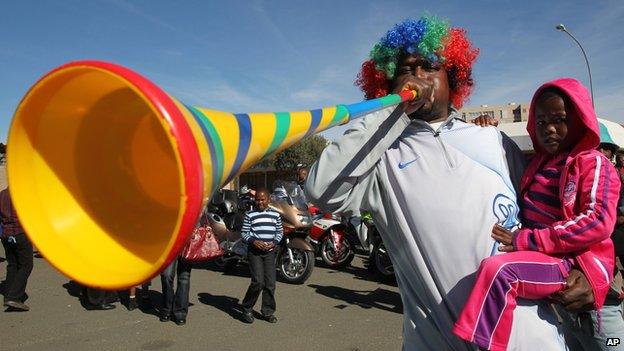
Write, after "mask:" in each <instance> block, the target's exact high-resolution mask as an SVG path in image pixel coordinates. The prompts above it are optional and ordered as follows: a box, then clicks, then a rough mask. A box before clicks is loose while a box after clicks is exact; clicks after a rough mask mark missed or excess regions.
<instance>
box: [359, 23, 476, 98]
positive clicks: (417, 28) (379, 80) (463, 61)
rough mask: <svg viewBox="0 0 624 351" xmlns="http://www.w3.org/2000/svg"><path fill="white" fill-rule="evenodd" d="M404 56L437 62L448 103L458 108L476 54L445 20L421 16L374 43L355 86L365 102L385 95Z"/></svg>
mask: <svg viewBox="0 0 624 351" xmlns="http://www.w3.org/2000/svg"><path fill="white" fill-rule="evenodd" d="M406 54H419V55H421V56H422V57H424V58H426V59H427V60H429V61H431V62H433V63H440V64H442V67H444V69H445V70H446V72H447V75H448V80H449V87H450V101H451V103H452V104H453V106H455V107H456V108H461V107H462V105H463V103H464V102H465V101H466V100H467V98H468V96H469V95H470V92H471V90H472V86H473V84H474V83H473V81H472V64H473V63H474V61H475V59H476V58H477V56H478V55H479V49H477V48H474V47H473V46H472V44H471V43H470V41H469V40H468V38H466V30H465V29H462V28H450V26H449V23H448V22H447V21H444V20H441V19H438V18H437V17H434V16H429V15H424V16H422V17H421V18H420V19H419V20H418V21H415V20H413V19H407V20H405V21H403V22H402V23H399V24H396V25H395V26H394V28H392V29H391V30H389V31H388V33H386V35H385V36H384V37H383V38H381V40H380V41H379V43H377V44H375V46H374V47H373V49H372V50H371V52H370V54H369V56H370V59H369V60H367V61H365V62H364V63H363V64H362V70H361V71H360V73H359V74H358V77H357V79H356V81H355V85H356V86H359V87H360V89H361V90H362V91H363V92H364V94H365V96H366V98H367V99H374V98H378V97H382V96H386V95H388V93H389V92H390V88H391V87H390V84H391V82H392V80H393V79H394V77H395V71H396V68H397V62H398V61H399V59H400V58H401V57H402V56H403V55H406Z"/></svg>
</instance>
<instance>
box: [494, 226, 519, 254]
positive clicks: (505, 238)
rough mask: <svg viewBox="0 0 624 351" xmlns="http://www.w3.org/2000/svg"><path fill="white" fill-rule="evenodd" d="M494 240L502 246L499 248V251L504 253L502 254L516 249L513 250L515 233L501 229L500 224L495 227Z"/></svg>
mask: <svg viewBox="0 0 624 351" xmlns="http://www.w3.org/2000/svg"><path fill="white" fill-rule="evenodd" d="M492 238H494V240H496V241H498V242H499V243H501V244H502V245H500V246H499V247H498V251H502V252H511V251H514V248H513V238H514V233H513V232H510V231H509V230H507V229H505V228H503V227H501V226H500V225H498V224H494V227H493V228H492Z"/></svg>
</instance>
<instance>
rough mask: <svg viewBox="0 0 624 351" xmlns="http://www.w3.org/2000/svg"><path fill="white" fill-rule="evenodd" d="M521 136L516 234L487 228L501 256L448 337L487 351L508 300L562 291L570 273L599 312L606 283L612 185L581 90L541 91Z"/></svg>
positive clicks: (508, 319)
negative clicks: (580, 276)
mask: <svg viewBox="0 0 624 351" xmlns="http://www.w3.org/2000/svg"><path fill="white" fill-rule="evenodd" d="M527 130H528V132H529V135H530V136H531V140H532V141H533V145H535V150H536V152H537V154H536V155H535V157H534V158H533V159H532V160H531V163H530V164H529V167H528V168H527V170H526V172H525V174H524V176H523V178H522V184H521V196H520V199H521V204H522V218H523V220H524V227H523V228H522V229H520V230H518V231H515V232H510V231H508V230H506V229H504V228H502V227H499V226H494V228H493V230H492V237H493V238H494V239H496V240H497V241H499V242H500V243H502V245H501V246H500V247H499V250H500V251H504V252H508V253H507V254H503V255H496V256H492V257H489V258H486V259H484V260H483V261H482V262H481V266H480V267H479V270H478V272H477V280H476V282H475V286H474V288H473V290H472V292H471V294H470V297H469V298H468V301H467V302H466V304H465V306H464V309H463V311H462V312H461V314H460V316H459V319H458V321H457V323H456V324H455V328H454V329H453V332H454V333H455V334H456V335H457V336H459V337H460V338H462V339H464V340H467V341H470V342H473V343H475V344H477V345H478V346H479V347H481V348H484V349H487V350H505V349H506V348H507V342H508V341H509V335H510V332H511V323H512V319H513V317H512V315H513V310H514V308H515V307H516V297H523V298H527V299H542V298H546V297H548V296H549V295H551V294H553V293H555V292H557V291H560V290H563V289H564V288H565V286H566V277H567V276H568V272H569V271H570V269H571V268H572V267H578V268H580V269H581V270H583V272H584V273H585V274H586V276H587V279H588V280H589V282H590V284H591V286H592V290H593V292H594V297H595V307H596V309H597V310H600V308H601V307H602V305H603V303H604V300H605V296H606V294H607V291H608V290H609V284H610V281H611V279H612V277H613V267H614V254H613V243H612V242H611V239H609V236H610V234H611V232H612V231H613V227H614V224H615V216H616V206H617V201H618V195H619V189H620V181H619V177H618V174H617V171H616V170H615V169H614V167H613V165H612V164H611V162H609V161H608V160H607V159H606V158H605V157H604V156H603V155H602V154H601V153H600V152H599V151H597V150H596V147H597V146H598V144H599V143H600V131H599V127H598V121H597V119H596V114H595V112H594V110H593V107H592V104H591V100H590V98H589V94H588V92H587V89H585V87H583V86H582V85H581V84H580V83H579V82H578V81H576V80H574V79H570V78H562V79H557V80H554V81H551V82H548V83H546V84H544V85H542V86H541V87H540V88H539V89H538V90H537V91H536V92H535V95H534V96H533V100H532V102H531V108H530V111H529V121H528V123H527Z"/></svg>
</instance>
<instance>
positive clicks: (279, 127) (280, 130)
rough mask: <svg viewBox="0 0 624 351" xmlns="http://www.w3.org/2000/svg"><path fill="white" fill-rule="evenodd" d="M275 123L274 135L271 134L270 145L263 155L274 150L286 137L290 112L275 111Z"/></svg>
mask: <svg viewBox="0 0 624 351" xmlns="http://www.w3.org/2000/svg"><path fill="white" fill-rule="evenodd" d="M275 123H276V126H275V135H274V136H273V141H271V146H269V150H268V151H267V152H266V154H265V155H264V156H265V157H266V156H268V155H269V154H270V153H272V152H273V151H275V149H277V148H278V147H279V146H280V145H282V143H283V142H284V140H285V139H286V135H287V134H288V129H290V113H289V112H276V113H275Z"/></svg>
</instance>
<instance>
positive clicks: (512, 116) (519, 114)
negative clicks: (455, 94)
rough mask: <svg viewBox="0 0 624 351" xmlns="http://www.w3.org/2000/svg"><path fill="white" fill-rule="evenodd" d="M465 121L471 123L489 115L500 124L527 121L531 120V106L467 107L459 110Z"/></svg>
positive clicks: (521, 104)
mask: <svg viewBox="0 0 624 351" xmlns="http://www.w3.org/2000/svg"><path fill="white" fill-rule="evenodd" d="M459 113H460V114H461V115H462V117H463V118H464V120H466V121H471V120H473V119H475V118H477V117H479V116H481V115H489V116H492V117H494V118H496V119H497V120H499V121H500V123H512V122H521V121H526V120H527V119H528V118H529V104H528V103H520V104H517V103H515V102H510V103H508V104H505V105H480V106H467V107H464V108H462V109H461V110H459Z"/></svg>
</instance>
